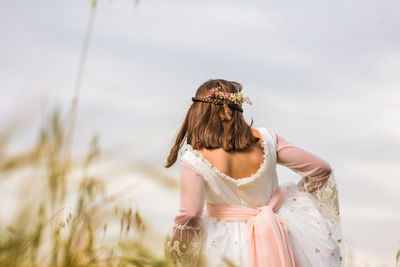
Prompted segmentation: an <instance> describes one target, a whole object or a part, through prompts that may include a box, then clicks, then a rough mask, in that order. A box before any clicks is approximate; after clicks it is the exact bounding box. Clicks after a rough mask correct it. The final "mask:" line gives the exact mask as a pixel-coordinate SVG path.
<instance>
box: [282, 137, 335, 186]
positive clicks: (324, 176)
mask: <svg viewBox="0 0 400 267" xmlns="http://www.w3.org/2000/svg"><path fill="white" fill-rule="evenodd" d="M276 142H277V150H276V152H277V163H278V164H281V165H284V166H286V167H288V168H290V169H291V170H292V171H294V172H296V173H297V174H299V175H301V176H302V178H303V179H302V180H301V181H300V182H299V185H300V186H301V188H303V189H305V190H306V191H308V192H310V193H314V192H316V191H318V189H320V188H322V187H323V186H324V185H325V183H326V182H327V181H328V180H329V178H330V176H331V174H332V169H331V166H330V165H329V163H328V162H326V161H325V160H324V159H322V158H320V157H319V156H317V155H315V154H313V153H311V152H310V151H308V150H306V149H304V148H302V147H300V146H297V145H295V144H293V143H292V142H290V141H289V140H287V139H285V138H284V137H282V136H280V135H278V134H276Z"/></svg>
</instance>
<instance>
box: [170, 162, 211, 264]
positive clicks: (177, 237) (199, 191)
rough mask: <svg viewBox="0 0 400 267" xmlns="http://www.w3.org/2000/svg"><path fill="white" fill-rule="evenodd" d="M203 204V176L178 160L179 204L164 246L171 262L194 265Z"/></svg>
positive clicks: (198, 247)
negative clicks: (179, 164) (179, 163)
mask: <svg viewBox="0 0 400 267" xmlns="http://www.w3.org/2000/svg"><path fill="white" fill-rule="evenodd" d="M203 206H204V180H203V177H202V176H201V175H200V173H198V172H197V171H196V170H195V169H194V168H193V167H192V166H191V165H190V164H188V163H186V162H185V161H182V160H181V166H180V207H179V210H178V214H177V215H176V217H175V219H174V226H173V229H172V232H171V233H170V234H169V235H168V236H167V238H166V242H165V246H164V247H165V256H166V258H167V259H168V260H169V261H170V262H172V263H173V264H174V266H197V262H198V261H199V260H200V259H199V252H200V244H201V234H200V230H201V216H202V212H203Z"/></svg>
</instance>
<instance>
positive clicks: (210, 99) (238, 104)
mask: <svg viewBox="0 0 400 267" xmlns="http://www.w3.org/2000/svg"><path fill="white" fill-rule="evenodd" d="M220 89H222V88H221V87H220V86H218V87H214V88H211V89H210V91H209V92H208V94H207V95H206V96H204V97H192V100H193V102H206V103H212V104H216V105H224V104H226V105H228V106H229V107H231V108H233V109H236V110H238V111H240V112H243V109H242V104H243V102H246V103H248V104H250V105H252V104H253V103H252V102H251V101H250V98H249V97H243V95H242V93H241V92H236V93H227V92H222V91H221V90H220Z"/></svg>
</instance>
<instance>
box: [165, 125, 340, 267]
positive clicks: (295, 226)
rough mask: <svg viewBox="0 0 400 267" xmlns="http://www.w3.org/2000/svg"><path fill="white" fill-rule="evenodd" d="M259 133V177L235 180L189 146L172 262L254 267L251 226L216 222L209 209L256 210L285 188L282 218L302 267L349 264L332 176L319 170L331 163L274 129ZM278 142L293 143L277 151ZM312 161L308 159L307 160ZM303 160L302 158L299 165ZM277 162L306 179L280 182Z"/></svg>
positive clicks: (168, 246)
mask: <svg viewBox="0 0 400 267" xmlns="http://www.w3.org/2000/svg"><path fill="white" fill-rule="evenodd" d="M256 130H257V131H258V132H259V134H260V136H261V138H262V146H263V148H264V162H263V164H261V165H260V167H259V169H258V170H257V172H256V173H254V174H253V175H251V176H249V177H246V178H240V179H234V178H232V177H230V176H228V175H226V174H224V173H222V172H221V171H219V170H218V169H217V168H215V167H213V166H212V165H211V163H210V162H209V161H207V159H205V158H204V157H203V156H202V154H201V153H200V152H198V151H197V150H194V149H193V148H192V146H191V145H189V144H187V145H186V151H185V152H184V154H183V156H182V157H181V205H180V209H179V213H178V215H177V216H176V218H175V224H174V227H173V230H172V232H171V233H170V234H169V235H168V236H167V239H166V243H165V251H166V256H167V258H168V259H170V260H171V261H173V262H174V263H175V265H176V266H207V267H214V266H215V267H217V266H238V267H239V266H240V267H252V266H249V252H248V245H247V241H246V240H247V239H246V238H247V236H246V234H247V233H246V222H242V221H225V220H222V219H217V218H215V217H209V216H207V211H206V209H205V207H204V204H205V202H208V203H212V204H230V205H243V206H246V207H250V208H257V207H259V206H262V205H265V204H266V203H268V201H269V200H270V198H271V196H272V194H273V193H274V191H275V190H276V188H277V187H278V186H280V187H281V189H282V191H283V193H284V196H285V202H284V204H283V205H282V206H280V208H279V209H278V210H276V211H275V213H276V214H278V215H279V216H281V217H282V218H283V219H284V221H285V224H286V228H287V230H288V233H289V235H288V236H289V240H290V243H291V246H292V248H293V251H294V253H295V255H296V258H297V260H298V263H299V265H300V266H307V267H309V266H318V267H324V266H344V265H343V264H344V261H343V259H344V249H343V247H342V244H341V229H340V217H339V210H338V198H337V190H336V184H335V180H334V176H333V171H332V170H330V169H329V173H328V174H327V173H324V174H322V173H321V172H320V173H319V174H318V171H321V170H325V169H326V167H325V169H324V168H322V167H321V166H324V165H323V164H325V166H326V165H327V163H326V162H325V161H323V160H322V159H321V158H318V157H317V156H316V155H314V154H312V153H311V152H309V151H307V150H304V149H302V148H301V147H298V146H296V145H294V144H293V143H291V142H289V141H287V140H286V139H284V138H283V137H280V136H279V135H277V134H275V133H274V132H273V131H272V130H271V129H269V128H265V127H260V128H256ZM279 138H281V139H279ZM277 139H278V140H283V141H280V142H281V143H282V142H286V143H284V145H281V147H278V142H277ZM285 147H287V148H289V147H291V149H294V150H293V151H294V152H293V151H292V152H290V151H289V150H288V151H287V152H285V153H287V154H286V155H285V154H284V152H282V155H281V158H282V159H281V160H280V161H279V162H278V156H279V155H280V154H279V152H281V151H283V149H284V148H285ZM296 153H297V154H296ZM302 153H303V154H302ZM304 153H306V154H304ZM307 153H308V154H307ZM296 157H297V158H296ZM307 157H308V159H309V162H307V161H304V159H306V160H307ZM298 159H300V161H297V162H296V160H298ZM285 160H287V161H285ZM277 164H282V165H285V166H287V167H289V168H290V169H292V170H294V171H295V172H296V173H298V174H300V175H301V176H302V177H300V178H302V179H301V180H300V182H299V183H298V184H295V183H292V182H290V183H285V184H281V185H279V182H278V176H277V172H276V165H277ZM328 167H329V165H328ZM318 175H319V176H318ZM310 177H312V178H313V179H310ZM316 177H317V178H318V177H319V178H320V179H317V178H316ZM321 181H325V183H322V182H321ZM322 184H323V186H322ZM312 185H314V186H315V185H317V187H318V188H317V190H316V191H315V192H313V193H310V192H307V191H310V190H309V189H310V188H311V187H312ZM311 191H312V190H311Z"/></svg>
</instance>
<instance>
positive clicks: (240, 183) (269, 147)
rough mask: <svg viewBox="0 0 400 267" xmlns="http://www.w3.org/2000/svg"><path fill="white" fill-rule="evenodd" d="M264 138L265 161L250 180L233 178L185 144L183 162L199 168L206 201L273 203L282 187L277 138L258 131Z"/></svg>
mask: <svg viewBox="0 0 400 267" xmlns="http://www.w3.org/2000/svg"><path fill="white" fill-rule="evenodd" d="M256 130H257V131H258V133H259V134H260V136H261V139H262V142H261V145H262V147H263V150H264V154H263V155H264V161H263V163H262V164H261V165H260V167H259V168H258V170H257V171H256V172H255V173H254V174H252V175H251V176H249V177H245V178H240V179H234V178H232V177H230V176H228V175H226V174H225V173H223V172H221V171H220V170H218V169H217V168H216V167H214V166H212V165H211V163H210V162H209V161H208V160H207V159H205V158H204V157H203V155H202V154H201V153H200V152H199V151H197V150H195V149H193V147H192V146H191V145H190V144H186V149H187V150H186V151H185V152H184V154H183V156H182V160H183V161H184V162H186V163H188V164H190V165H191V166H192V167H194V168H195V169H196V171H197V172H198V173H199V174H200V175H201V176H202V177H203V179H204V198H205V201H207V202H209V203H212V204H230V205H244V206H247V207H252V208H255V207H258V206H262V205H265V204H266V203H268V201H269V200H270V198H271V196H272V194H273V192H274V191H275V189H276V188H277V187H278V186H279V183H278V176H277V172H276V164H277V155H276V147H277V144H276V137H275V134H274V132H273V131H272V130H270V129H269V128H265V127H260V128H256Z"/></svg>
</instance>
